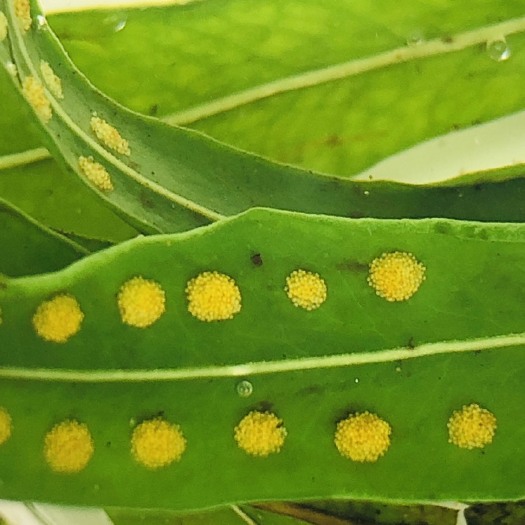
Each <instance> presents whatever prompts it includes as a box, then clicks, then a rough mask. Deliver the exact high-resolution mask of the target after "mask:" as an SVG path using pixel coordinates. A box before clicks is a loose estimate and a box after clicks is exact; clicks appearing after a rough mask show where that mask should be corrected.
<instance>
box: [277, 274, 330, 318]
mask: <svg viewBox="0 0 525 525" xmlns="http://www.w3.org/2000/svg"><path fill="white" fill-rule="evenodd" d="M285 292H286V295H288V297H289V299H290V300H291V301H292V303H293V304H294V305H295V306H297V307H299V308H304V309H305V310H315V309H316V308H319V307H320V306H321V305H322V304H323V303H324V302H325V301H326V283H325V282H324V280H323V279H322V278H321V277H320V276H319V274H317V273H312V272H307V271H306V270H294V271H293V272H292V273H291V274H290V275H289V276H288V277H287V278H286V287H285Z"/></svg>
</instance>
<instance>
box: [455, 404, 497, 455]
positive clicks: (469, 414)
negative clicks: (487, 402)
mask: <svg viewBox="0 0 525 525" xmlns="http://www.w3.org/2000/svg"><path fill="white" fill-rule="evenodd" d="M496 426H497V424H496V417H495V416H494V414H493V413H492V412H489V411H488V410H486V409H485V408H481V407H480V406H479V405H477V404H475V403H472V404H470V405H465V406H463V407H462V408H461V410H456V411H454V412H453V414H452V416H451V417H450V419H449V420H448V424H447V427H448V435H449V442H450V443H452V444H454V445H456V446H458V447H460V448H467V449H473V448H483V447H484V446H485V445H488V444H489V443H492V439H493V438H494V433H495V432H496Z"/></svg>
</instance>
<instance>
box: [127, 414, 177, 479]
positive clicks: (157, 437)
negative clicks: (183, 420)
mask: <svg viewBox="0 0 525 525" xmlns="http://www.w3.org/2000/svg"><path fill="white" fill-rule="evenodd" d="M185 450H186V439H185V438H184V436H183V434H182V432H181V429H180V427H179V426H177V425H173V424H171V423H168V422H167V421H165V420H164V419H162V418H160V417H159V418H155V419H150V420H147V421H143V422H142V423H140V424H139V425H137V426H136V427H135V429H134V430H133V435H132V436H131V454H132V456H133V458H134V459H135V460H136V461H137V462H138V463H140V464H141V465H143V466H144V467H146V468H149V469H152V470H155V469H159V468H162V467H167V466H168V465H170V464H171V463H173V462H174V461H179V460H180V458H181V457H182V454H183V453H184V451H185Z"/></svg>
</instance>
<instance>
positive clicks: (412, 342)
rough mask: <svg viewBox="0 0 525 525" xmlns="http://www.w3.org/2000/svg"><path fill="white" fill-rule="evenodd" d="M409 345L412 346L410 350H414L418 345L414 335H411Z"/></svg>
mask: <svg viewBox="0 0 525 525" xmlns="http://www.w3.org/2000/svg"><path fill="white" fill-rule="evenodd" d="M407 347H408V348H410V350H413V349H414V348H415V347H416V343H415V341H414V337H413V336H411V337H410V339H409V340H408V343H407Z"/></svg>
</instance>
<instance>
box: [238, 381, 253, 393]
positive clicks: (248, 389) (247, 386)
mask: <svg viewBox="0 0 525 525" xmlns="http://www.w3.org/2000/svg"><path fill="white" fill-rule="evenodd" d="M236 390H237V394H239V396H240V397H250V396H251V395H252V393H253V385H252V384H251V383H250V382H249V381H246V380H244V381H241V382H240V383H237V386H236Z"/></svg>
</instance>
